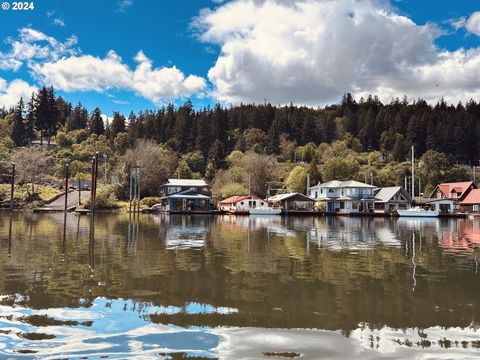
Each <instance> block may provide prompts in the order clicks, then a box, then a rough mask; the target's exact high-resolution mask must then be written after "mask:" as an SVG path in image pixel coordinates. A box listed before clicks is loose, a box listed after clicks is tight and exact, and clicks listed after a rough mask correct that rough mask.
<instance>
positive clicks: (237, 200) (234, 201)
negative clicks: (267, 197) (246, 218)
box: [220, 195, 262, 204]
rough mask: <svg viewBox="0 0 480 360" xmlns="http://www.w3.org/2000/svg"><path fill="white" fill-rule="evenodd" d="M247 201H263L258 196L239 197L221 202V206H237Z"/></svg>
mask: <svg viewBox="0 0 480 360" xmlns="http://www.w3.org/2000/svg"><path fill="white" fill-rule="evenodd" d="M247 199H249V200H250V199H252V200H262V199H260V198H259V197H258V196H256V195H237V196H232V197H229V198H227V199H224V200H222V201H220V204H236V203H238V202H240V201H243V200H247Z"/></svg>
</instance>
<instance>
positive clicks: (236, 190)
mask: <svg viewBox="0 0 480 360" xmlns="http://www.w3.org/2000/svg"><path fill="white" fill-rule="evenodd" d="M219 195H220V198H222V199H226V198H229V197H231V196H236V195H248V189H247V188H246V187H245V185H242V184H239V183H230V184H226V185H224V186H222V188H221V189H220V191H219Z"/></svg>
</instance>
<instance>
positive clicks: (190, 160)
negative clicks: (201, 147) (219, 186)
mask: <svg viewBox="0 0 480 360" xmlns="http://www.w3.org/2000/svg"><path fill="white" fill-rule="evenodd" d="M183 158H184V160H185V162H186V163H187V165H188V167H189V168H190V170H191V171H192V172H194V173H195V172H196V173H200V174H203V173H204V172H205V167H206V163H205V157H204V156H203V154H202V153H201V152H200V151H193V152H190V153H187V154H185V155H184V157H183Z"/></svg>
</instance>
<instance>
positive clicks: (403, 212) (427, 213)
mask: <svg viewBox="0 0 480 360" xmlns="http://www.w3.org/2000/svg"><path fill="white" fill-rule="evenodd" d="M397 213H398V215H400V216H409V217H438V215H439V212H438V211H430V210H425V211H413V210H397Z"/></svg>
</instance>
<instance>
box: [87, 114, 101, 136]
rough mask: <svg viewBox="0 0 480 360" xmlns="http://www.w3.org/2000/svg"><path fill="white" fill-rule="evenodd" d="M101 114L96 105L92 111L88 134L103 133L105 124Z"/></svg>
mask: <svg viewBox="0 0 480 360" xmlns="http://www.w3.org/2000/svg"><path fill="white" fill-rule="evenodd" d="M101 115H102V113H101V111H100V109H99V108H98V107H97V108H95V109H94V110H93V111H92V115H91V116H90V124H89V130H90V134H97V135H102V134H104V133H105V124H104V123H103V119H102V116H101Z"/></svg>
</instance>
